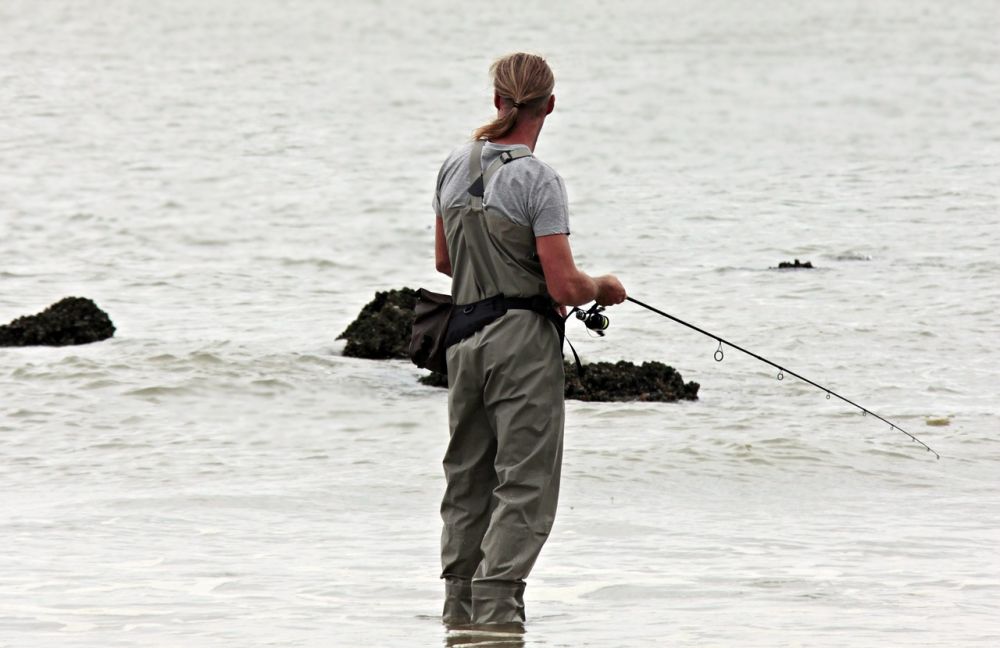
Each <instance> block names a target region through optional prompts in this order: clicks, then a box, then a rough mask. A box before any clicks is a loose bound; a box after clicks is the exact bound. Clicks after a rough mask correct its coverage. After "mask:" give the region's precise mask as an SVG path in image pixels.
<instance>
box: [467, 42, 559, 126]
mask: <svg viewBox="0 0 1000 648" xmlns="http://www.w3.org/2000/svg"><path fill="white" fill-rule="evenodd" d="M490 75H491V76H492V77H493V90H494V92H496V94H498V95H499V96H500V98H501V100H502V101H503V104H502V106H501V107H500V109H499V114H498V115H497V118H496V119H494V120H493V121H491V122H490V123H488V124H485V125H484V126H480V127H479V128H477V129H476V130H475V132H474V133H473V135H472V138H473V139H476V140H493V139H498V138H500V137H503V136H504V135H506V134H507V133H509V132H510V131H511V130H512V129H513V128H514V126H516V125H517V118H518V115H519V114H522V112H523V111H529V112H533V113H534V114H536V115H538V114H541V112H542V111H544V110H545V104H546V102H547V101H548V98H549V96H551V95H552V90H553V88H554V87H555V77H554V76H553V75H552V70H551V69H550V68H549V64H548V63H546V62H545V59H543V58H542V57H540V56H535V55H534V54H524V53H523V52H518V53H517V54H509V55H507V56H504V57H503V58H500V59H497V60H496V61H495V62H494V63H493V65H491V66H490Z"/></svg>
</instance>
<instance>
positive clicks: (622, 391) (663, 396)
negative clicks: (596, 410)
mask: <svg viewBox="0 0 1000 648" xmlns="http://www.w3.org/2000/svg"><path fill="white" fill-rule="evenodd" d="M584 370H585V371H584V374H583V378H581V377H580V376H579V375H578V374H577V372H576V368H575V367H573V366H571V365H569V364H567V365H566V398H573V399H576V400H581V401H662V402H673V401H678V400H698V388H699V387H700V385H699V384H698V383H696V382H688V383H685V382H684V380H683V379H682V378H681V375H680V374H679V373H678V372H677V371H676V370H675V369H674V368H673V367H670V366H667V365H665V364H663V363H662V362H656V361H655V360H654V361H651V362H643V363H642V364H641V365H639V366H636V365H635V364H633V363H631V362H626V361H624V360H621V361H619V362H614V363H612V362H595V363H593V364H588V365H584Z"/></svg>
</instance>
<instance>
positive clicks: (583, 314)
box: [574, 297, 941, 459]
mask: <svg viewBox="0 0 1000 648" xmlns="http://www.w3.org/2000/svg"><path fill="white" fill-rule="evenodd" d="M625 299H627V300H628V301H630V302H632V303H633V304H636V305H638V306H642V307H643V308H645V309H647V310H650V311H652V312H654V313H656V314H657V315H662V316H663V317H666V318H667V319H669V320H672V321H674V322H677V323H678V324H682V325H684V326H686V327H688V328H689V329H694V330H695V331H698V332H699V333H701V334H702V335H706V336H708V337H710V338H712V339H713V340H715V341H716V342H718V343H719V348H718V349H716V350H715V353H714V354H713V357H714V358H715V361H716V362H722V359H723V358H724V357H725V355H726V354H725V353H724V352H723V350H722V347H723V345H726V346H729V347H732V348H734V349H736V350H737V351H742V352H743V353H745V354H747V355H748V356H750V357H751V358H756V359H757V360H760V361H761V362H764V363H766V364H769V365H771V366H772V367H774V368H775V369H777V370H778V380H784V379H785V374H786V373H787V374H788V375H790V376H795V377H796V378H798V379H799V380H801V381H803V382H806V383H809V384H810V385H812V386H813V387H815V388H817V389H819V390H820V391H824V392H826V398H827V400H829V399H830V396H836V397H837V398H839V399H840V400H842V401H844V402H845V403H847V404H849V405H851V406H853V407H856V408H858V409H859V410H861V414H862V415H863V416H867V415H869V414H871V415H872V416H874V417H875V418H877V419H878V420H880V421H882V422H883V423H887V424H888V425H889V429H890V430H899V431H900V432H902V433H903V434H905V435H906V436H908V437H910V439H911V440H912V441H915V442H916V443H919V444H920V445H922V446H923V447H924V448H925V449H926V450H927V452H930V453H932V454H933V455H934V456H935V457H936V458H937V459H940V458H941V455H939V454H938V453H937V451H935V450H933V449H932V448H931V447H930V446H929V445H927V444H926V443H924V442H923V441H921V440H920V439H918V438H917V437H916V436H914V435H913V434H910V433H909V432H907V431H906V430H904V429H903V428H901V427H899V426H898V425H896V424H895V423H893V422H892V421H890V420H888V419H885V418H882V417H881V416H879V415H878V414H876V413H875V412H873V411H871V410H870V409H868V408H867V407H862V406H861V405H858V404H857V403H855V402H854V401H852V400H851V399H849V398H845V397H843V396H841V395H840V394H838V393H837V392H835V391H833V390H832V389H830V388H828V387H824V386H823V385H820V384H819V383H816V382H813V381H812V380H809V379H808V378H806V377H805V376H801V375H799V374H797V373H795V372H794V371H792V370H791V369H786V368H785V367H782V366H781V365H779V364H775V363H774V362H771V361H770V360H768V359H767V358H765V357H763V356H759V355H757V354H756V353H754V352H753V351H748V350H746V349H744V348H743V347H741V346H740V345H738V344H733V343H732V342H730V341H729V340H727V339H725V338H723V337H721V336H718V335H716V334H714V333H709V332H708V331H706V330H705V329H703V328H699V327H697V326H695V325H694V324H690V323H688V322H685V321H684V320H682V319H680V318H679V317H674V316H673V315H671V314H670V313H665V312H663V311H661V310H660V309H659V308H654V307H653V306H650V305H649V304H646V303H643V302H641V301H639V300H638V299H633V298H632V297H626V298H625ZM574 310H576V309H574ZM603 310H604V308H603V307H601V306H598V305H597V304H594V306H592V307H591V308H590V310H588V311H579V310H578V311H577V314H576V316H577V318H578V319H580V320H582V321H583V323H584V325H586V327H587V328H588V329H591V330H594V331H597V332H598V334H599V335H603V333H602V331H603V330H604V329H606V328H608V324H609V322H608V318H607V316H606V315H603V314H602V313H601V311H603Z"/></svg>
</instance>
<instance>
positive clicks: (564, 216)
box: [529, 176, 569, 236]
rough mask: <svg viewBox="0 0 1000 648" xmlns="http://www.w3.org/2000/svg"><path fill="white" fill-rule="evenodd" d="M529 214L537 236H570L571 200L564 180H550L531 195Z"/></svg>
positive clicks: (557, 178) (557, 177) (555, 178)
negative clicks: (567, 194)
mask: <svg viewBox="0 0 1000 648" xmlns="http://www.w3.org/2000/svg"><path fill="white" fill-rule="evenodd" d="M530 203H531V204H529V213H530V214H531V215H532V218H531V229H532V231H533V232H534V233H535V236H548V235H550V234H569V200H568V198H567V196H566V186H565V185H564V184H563V181H562V178H560V177H559V176H556V177H554V178H549V179H548V180H547V181H545V182H544V183H542V184H541V185H540V186H539V187H538V188H537V189H536V190H535V191H533V192H532V193H531V200H530Z"/></svg>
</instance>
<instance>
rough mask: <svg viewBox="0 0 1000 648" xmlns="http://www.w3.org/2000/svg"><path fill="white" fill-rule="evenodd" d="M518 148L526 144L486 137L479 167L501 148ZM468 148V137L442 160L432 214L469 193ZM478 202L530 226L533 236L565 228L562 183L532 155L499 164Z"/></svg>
mask: <svg viewBox="0 0 1000 648" xmlns="http://www.w3.org/2000/svg"><path fill="white" fill-rule="evenodd" d="M517 148H525V147H524V145H522V144H514V145H505V144H494V143H492V142H487V143H486V146H484V147H483V169H484V170H485V169H486V168H487V167H488V166H489V165H490V163H491V162H493V160H495V159H497V158H498V157H500V153H501V152H503V151H512V150H514V149H517ZM471 152H472V142H469V143H468V144H465V145H463V146H460V147H459V148H457V149H455V150H454V151H452V152H451V155H449V156H448V158H447V159H446V160H445V161H444V164H442V165H441V171H440V172H439V173H438V180H437V191H435V192H434V201H433V203H432V205H433V207H434V213H435V214H436V215H438V216H440V215H441V214H442V207H441V206H442V205H449V206H457V205H461V204H463V203H464V202H465V200H466V198H467V197H468V189H469V184H470V182H469V155H470V154H471ZM483 204H485V205H488V206H489V207H490V209H491V210H495V211H497V212H499V213H501V214H503V215H504V216H506V217H507V218H509V219H511V220H512V221H514V222H515V223H517V224H519V225H524V226H527V227H530V228H531V230H532V231H533V232H534V233H535V236H548V235H549V234H569V201H568V200H567V199H566V186H565V185H564V184H563V180H562V178H560V177H559V174H558V173H556V172H555V170H554V169H553V168H552V167H550V166H549V165H547V164H545V163H544V162H542V161H541V160H539V159H538V158H536V157H535V156H533V155H532V156H529V157H523V158H519V159H517V160H512V161H511V162H508V163H507V164H504V165H503V166H501V167H500V169H498V170H497V172H496V173H494V174H493V178H492V179H491V180H490V185H489V186H488V187H486V190H485V192H484V193H483Z"/></svg>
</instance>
